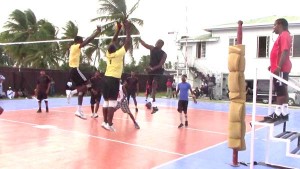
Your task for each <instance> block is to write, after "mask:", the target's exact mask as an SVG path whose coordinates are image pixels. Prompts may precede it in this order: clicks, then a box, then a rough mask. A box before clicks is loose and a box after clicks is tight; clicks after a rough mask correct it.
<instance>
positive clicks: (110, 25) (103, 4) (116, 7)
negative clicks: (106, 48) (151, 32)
mask: <svg viewBox="0 0 300 169" xmlns="http://www.w3.org/2000/svg"><path fill="white" fill-rule="evenodd" d="M99 2H100V8H99V10H98V11H99V14H100V15H101V16H99V17H96V18H94V19H92V21H102V22H105V25H104V26H103V30H102V33H103V34H106V35H107V36H113V34H114V29H115V22H116V21H121V22H122V21H124V20H126V19H127V20H128V21H129V22H130V23H131V34H133V35H138V34H139V33H140V32H139V30H138V28H137V25H138V26H143V23H144V22H143V20H141V19H139V18H131V17H130V15H131V14H132V13H133V12H134V11H135V10H136V9H137V7H138V4H139V2H140V0H138V1H137V2H136V3H135V4H134V5H133V7H132V8H131V9H130V10H128V8H127V5H126V0H99ZM121 34H123V35H124V34H125V31H121ZM133 42H134V46H135V47H138V39H134V40H133ZM105 44H107V43H105ZM132 49H133V48H131V52H132Z"/></svg>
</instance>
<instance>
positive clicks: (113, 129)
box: [108, 125, 117, 132]
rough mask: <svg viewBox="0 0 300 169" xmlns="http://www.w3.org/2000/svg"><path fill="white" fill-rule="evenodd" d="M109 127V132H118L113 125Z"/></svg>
mask: <svg viewBox="0 0 300 169" xmlns="http://www.w3.org/2000/svg"><path fill="white" fill-rule="evenodd" d="M108 127H109V130H110V131H113V132H116V131H117V130H116V129H115V128H114V126H113V125H111V126H108Z"/></svg>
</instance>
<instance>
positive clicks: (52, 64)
mask: <svg viewBox="0 0 300 169" xmlns="http://www.w3.org/2000/svg"><path fill="white" fill-rule="evenodd" d="M4 28H6V29H7V30H6V31H4V32H2V33H1V35H0V38H1V41H3V42H28V41H39V40H54V39H56V35H57V31H56V28H55V26H53V25H52V24H51V23H50V22H48V21H46V20H39V21H37V19H36V16H35V14H34V13H33V11H31V10H30V9H28V10H25V11H24V12H22V11H20V10H18V9H17V10H14V11H13V12H12V13H11V14H10V17H9V21H7V23H6V24H5V25H4ZM4 50H5V52H6V53H7V54H8V55H9V56H11V57H12V59H13V60H14V61H15V66H21V67H33V68H58V62H59V57H58V55H57V52H58V50H59V48H58V44H57V43H50V44H48V43H36V44H17V45H10V46H5V47H4Z"/></svg>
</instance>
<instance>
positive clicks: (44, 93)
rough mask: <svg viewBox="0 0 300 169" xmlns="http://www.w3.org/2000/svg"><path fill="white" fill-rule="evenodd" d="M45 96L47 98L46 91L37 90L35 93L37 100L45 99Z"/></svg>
mask: <svg viewBox="0 0 300 169" xmlns="http://www.w3.org/2000/svg"><path fill="white" fill-rule="evenodd" d="M47 98H48V95H47V93H46V92H44V91H39V92H38V93H37V99H38V100H39V101H42V100H45V99H47Z"/></svg>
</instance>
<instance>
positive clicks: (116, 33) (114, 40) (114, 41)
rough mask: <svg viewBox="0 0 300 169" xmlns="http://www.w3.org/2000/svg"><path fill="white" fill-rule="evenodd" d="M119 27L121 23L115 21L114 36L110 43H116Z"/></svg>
mask: <svg viewBox="0 0 300 169" xmlns="http://www.w3.org/2000/svg"><path fill="white" fill-rule="evenodd" d="M121 28H122V25H121V23H120V22H117V31H116V32H115V34H114V37H113V39H112V41H111V43H113V44H115V43H117V40H118V36H119V33H120V30H121Z"/></svg>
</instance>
